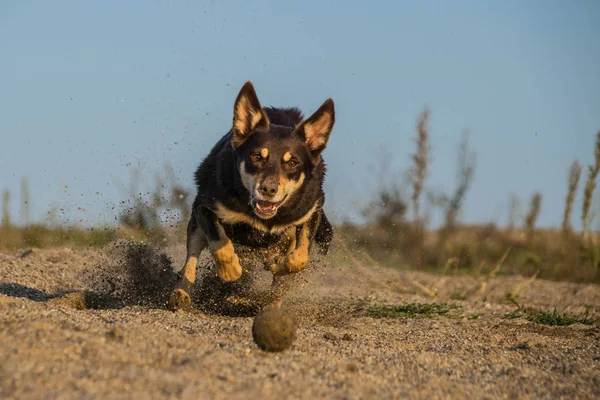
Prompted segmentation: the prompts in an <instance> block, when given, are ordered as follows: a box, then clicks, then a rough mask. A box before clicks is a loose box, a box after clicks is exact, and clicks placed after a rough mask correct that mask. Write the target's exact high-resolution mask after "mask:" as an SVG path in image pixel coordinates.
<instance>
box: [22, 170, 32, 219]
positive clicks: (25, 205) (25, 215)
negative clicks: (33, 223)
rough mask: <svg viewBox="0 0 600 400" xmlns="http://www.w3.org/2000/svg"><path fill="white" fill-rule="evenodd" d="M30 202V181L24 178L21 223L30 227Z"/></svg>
mask: <svg viewBox="0 0 600 400" xmlns="http://www.w3.org/2000/svg"><path fill="white" fill-rule="evenodd" d="M30 202H31V201H30V196H29V181H28V180H27V178H25V177H23V178H21V223H22V224H23V225H24V226H27V225H29V207H30Z"/></svg>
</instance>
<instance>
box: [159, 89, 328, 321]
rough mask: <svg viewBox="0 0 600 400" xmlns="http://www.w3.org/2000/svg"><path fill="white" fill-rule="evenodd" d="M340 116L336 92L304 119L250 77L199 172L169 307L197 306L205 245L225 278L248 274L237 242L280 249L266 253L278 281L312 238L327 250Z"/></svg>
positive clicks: (299, 263) (292, 269)
mask: <svg viewBox="0 0 600 400" xmlns="http://www.w3.org/2000/svg"><path fill="white" fill-rule="evenodd" d="M334 123H335V111H334V103H333V100H332V99H327V100H326V101H325V102H324V103H323V104H322V105H321V106H320V107H319V108H318V109H317V111H315V112H314V113H313V114H312V115H311V116H310V117H309V118H308V119H304V117H303V115H302V113H301V111H300V110H299V109H298V108H275V107H265V108H263V107H261V105H260V102H259V100H258V96H257V95H256V91H255V89H254V86H253V85H252V83H251V82H250V81H248V82H246V83H245V84H244V86H243V87H242V88H241V90H240V92H239V94H238V96H237V98H236V100H235V103H234V108H233V124H232V127H231V129H230V131H229V132H228V133H227V134H225V135H224V136H223V137H222V138H221V139H220V140H219V141H218V142H217V144H216V145H215V146H214V147H213V148H212V150H211V151H210V153H209V154H208V156H206V158H205V159H204V160H203V161H202V163H201V165H200V166H199V167H198V169H197V171H196V173H195V182H196V186H197V191H198V192H197V195H196V198H195V200H194V203H193V205H192V212H191V217H190V220H189V223H188V227H187V257H186V261H185V265H184V267H183V268H182V269H181V271H180V272H179V274H178V278H177V281H176V284H175V287H174V288H173V291H172V292H171V295H170V297H169V299H168V301H167V305H168V306H169V308H170V309H172V310H177V309H183V308H188V307H190V306H191V299H190V290H191V288H192V285H193V284H194V282H195V280H196V266H197V263H198V258H199V256H200V253H201V252H202V251H203V250H204V249H206V248H208V249H209V250H210V253H211V254H212V257H213V258H214V261H215V265H216V275H217V276H218V277H219V278H220V279H221V280H222V281H224V282H233V281H236V280H238V279H239V278H240V277H241V275H242V273H243V268H242V265H240V258H239V257H238V255H237V254H236V245H244V246H250V247H252V248H256V249H267V251H268V252H275V253H276V254H274V255H272V256H271V257H270V258H268V259H267V260H265V268H266V269H268V270H270V271H271V272H272V274H273V285H277V283H278V282H280V281H281V280H280V279H279V278H280V277H283V276H285V275H288V274H295V273H297V272H300V271H302V270H304V269H305V268H306V267H307V266H308V264H309V252H310V250H311V248H312V244H313V243H317V245H318V247H319V250H320V252H321V254H327V252H328V250H329V246H330V243H331V241H332V238H333V229H332V226H331V224H330V222H329V221H328V219H327V217H326V216H325V213H324V212H323V204H324V202H325V194H324V191H323V182H324V179H325V171H326V166H325V163H324V161H323V157H322V152H323V150H325V147H326V146H327V142H328V140H329V137H330V134H331V131H332V129H333V125H334ZM278 301H281V299H279V300H278Z"/></svg>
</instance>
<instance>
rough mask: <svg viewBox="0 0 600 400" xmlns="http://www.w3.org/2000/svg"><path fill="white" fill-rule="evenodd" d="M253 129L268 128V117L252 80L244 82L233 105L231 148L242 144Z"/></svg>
mask: <svg viewBox="0 0 600 400" xmlns="http://www.w3.org/2000/svg"><path fill="white" fill-rule="evenodd" d="M255 129H266V130H268V129H269V119H268V118H267V114H266V113H265V111H264V110H263V109H262V107H261V106H260V102H259V101H258V96H257V95H256V91H255V90H254V86H253V85H252V82H250V81H248V82H246V83H245V84H244V86H243V87H242V89H241V90H240V93H239V94H238V97H237V99H236V100H235V105H234V106H233V128H232V131H233V140H232V142H231V143H232V145H233V148H237V147H239V146H241V145H242V143H244V142H245V141H246V139H248V135H249V134H250V132H251V131H252V130H255Z"/></svg>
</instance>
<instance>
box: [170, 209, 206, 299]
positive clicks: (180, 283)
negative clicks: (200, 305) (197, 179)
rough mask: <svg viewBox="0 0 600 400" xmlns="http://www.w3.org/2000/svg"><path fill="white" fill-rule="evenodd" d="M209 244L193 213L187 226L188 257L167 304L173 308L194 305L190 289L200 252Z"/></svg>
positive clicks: (194, 279) (194, 277)
mask: <svg viewBox="0 0 600 400" xmlns="http://www.w3.org/2000/svg"><path fill="white" fill-rule="evenodd" d="M207 245H208V241H207V239H206V236H205V235H204V232H203V231H202V228H200V226H199V224H198V221H197V219H196V217H195V215H194V214H193V213H192V217H191V218H190V222H189V223H188V227H187V257H186V260H185V265H184V266H183V268H182V269H181V271H179V274H178V276H177V282H176V283H175V287H174V289H173V291H172V292H171V295H170V296H169V300H168V301H167V306H168V307H169V308H170V309H171V310H179V309H185V308H189V307H190V306H191V305H192V301H191V298H190V290H191V288H192V285H193V284H194V282H195V281H196V266H197V265H198V257H200V253H202V250H204V249H205V248H206V247H207Z"/></svg>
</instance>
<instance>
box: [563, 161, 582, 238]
mask: <svg viewBox="0 0 600 400" xmlns="http://www.w3.org/2000/svg"><path fill="white" fill-rule="evenodd" d="M580 176H581V165H579V162H577V161H573V164H571V168H570V169H569V186H568V189H567V198H566V199H565V212H564V215H563V222H562V231H563V235H565V236H566V235H568V234H569V232H570V231H571V223H570V220H571V212H572V211H573V202H574V201H575V195H576V194H577V186H579V177H580Z"/></svg>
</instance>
